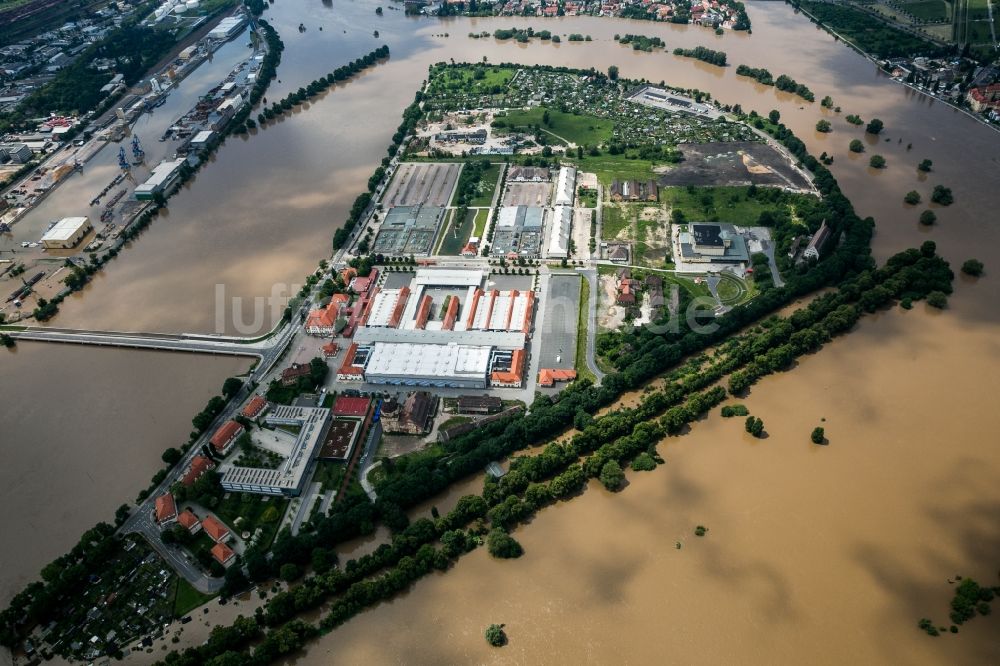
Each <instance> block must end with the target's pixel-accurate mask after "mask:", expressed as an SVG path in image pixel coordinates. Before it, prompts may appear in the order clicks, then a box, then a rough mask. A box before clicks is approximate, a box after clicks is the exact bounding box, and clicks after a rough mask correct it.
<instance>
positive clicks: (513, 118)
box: [500, 106, 614, 146]
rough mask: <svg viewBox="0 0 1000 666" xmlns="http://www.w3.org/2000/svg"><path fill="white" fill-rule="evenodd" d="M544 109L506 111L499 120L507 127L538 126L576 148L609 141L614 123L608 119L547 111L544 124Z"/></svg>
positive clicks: (539, 107)
mask: <svg viewBox="0 0 1000 666" xmlns="http://www.w3.org/2000/svg"><path fill="white" fill-rule="evenodd" d="M545 112H546V109H545V107H542V106H536V107H534V108H532V109H528V110H527V111H523V110H514V111H508V112H507V115H506V117H502V118H500V120H502V121H503V122H506V123H507V125H508V126H509V127H516V128H525V127H534V126H535V125H538V126H539V127H540V128H541V129H543V130H548V131H549V132H551V133H552V134H555V135H556V136H557V137H559V138H561V139H564V140H566V141H569V142H570V143H575V144H576V145H578V146H581V145H590V146H596V145H599V144H602V143H605V142H606V141H608V140H609V139H611V130H612V129H613V128H614V122H612V121H611V120H609V119H608V118H598V117H596V116H585V115H579V116H577V115H573V114H572V113H563V112H562V111H557V110H556V109H548V113H549V122H548V124H545V123H544V122H542V121H543V117H544V115H545Z"/></svg>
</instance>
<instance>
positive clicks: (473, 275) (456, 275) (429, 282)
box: [410, 268, 483, 287]
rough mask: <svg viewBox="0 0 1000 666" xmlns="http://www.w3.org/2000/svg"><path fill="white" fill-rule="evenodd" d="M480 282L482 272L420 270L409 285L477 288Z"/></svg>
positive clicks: (481, 280)
mask: <svg viewBox="0 0 1000 666" xmlns="http://www.w3.org/2000/svg"><path fill="white" fill-rule="evenodd" d="M482 282H483V272H482V271H476V270H452V269H434V268H421V269H419V270H418V271H417V273H416V275H415V276H414V277H413V280H411V281H410V284H411V285H413V286H421V285H422V286H425V287H430V286H435V287H478V286H479V285H480V284H482Z"/></svg>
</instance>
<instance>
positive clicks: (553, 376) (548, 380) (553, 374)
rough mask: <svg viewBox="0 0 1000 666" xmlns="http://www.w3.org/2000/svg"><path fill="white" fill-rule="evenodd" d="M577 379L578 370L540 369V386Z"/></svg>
mask: <svg viewBox="0 0 1000 666" xmlns="http://www.w3.org/2000/svg"><path fill="white" fill-rule="evenodd" d="M574 379H576V370H553V369H551V368H543V369H542V370H539V371H538V384H539V385H540V386H555V384H556V382H571V381H573V380H574Z"/></svg>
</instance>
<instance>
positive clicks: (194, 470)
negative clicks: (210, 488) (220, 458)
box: [181, 456, 215, 487]
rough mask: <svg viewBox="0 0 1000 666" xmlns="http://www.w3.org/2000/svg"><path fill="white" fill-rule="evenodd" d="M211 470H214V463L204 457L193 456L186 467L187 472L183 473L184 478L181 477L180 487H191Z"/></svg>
mask: <svg viewBox="0 0 1000 666" xmlns="http://www.w3.org/2000/svg"><path fill="white" fill-rule="evenodd" d="M212 469H215V463H213V462H212V461H211V460H209V459H208V458H206V457H205V456H195V457H194V459H193V460H192V461H191V464H190V465H189V466H188V468H187V471H186V472H184V476H182V477H181V485H182V486H185V487H191V486H193V485H194V482H195V481H197V480H198V479H200V478H201V475H202V474H204V473H205V472H207V471H209V470H212Z"/></svg>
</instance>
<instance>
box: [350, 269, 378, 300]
mask: <svg viewBox="0 0 1000 666" xmlns="http://www.w3.org/2000/svg"><path fill="white" fill-rule="evenodd" d="M377 282H378V269H377V268H373V269H372V272H371V273H369V274H368V277H356V278H354V279H353V280H351V291H353V292H354V293H355V294H366V295H367V294H368V292H370V291H371V290H372V287H374V286H375V284H376V283H377Z"/></svg>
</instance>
